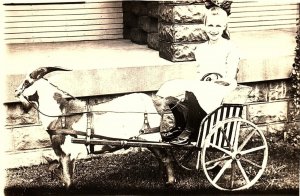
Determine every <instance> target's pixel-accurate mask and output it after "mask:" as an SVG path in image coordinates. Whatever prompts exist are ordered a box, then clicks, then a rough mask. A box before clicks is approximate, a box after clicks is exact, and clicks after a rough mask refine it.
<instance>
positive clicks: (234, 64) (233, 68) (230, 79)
mask: <svg viewBox="0 0 300 196" xmlns="http://www.w3.org/2000/svg"><path fill="white" fill-rule="evenodd" d="M231 47H232V48H231V50H230V52H229V54H228V56H227V62H226V74H225V75H224V76H223V78H221V79H219V80H218V81H216V83H218V84H222V85H225V86H228V85H230V84H236V83H237V81H236V79H237V72H238V65H239V62H240V55H239V53H238V50H237V49H236V48H235V47H234V46H231Z"/></svg>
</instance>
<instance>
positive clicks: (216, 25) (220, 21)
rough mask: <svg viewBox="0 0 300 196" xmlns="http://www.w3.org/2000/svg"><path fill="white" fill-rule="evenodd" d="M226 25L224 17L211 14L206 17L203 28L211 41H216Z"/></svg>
mask: <svg viewBox="0 0 300 196" xmlns="http://www.w3.org/2000/svg"><path fill="white" fill-rule="evenodd" d="M226 25H227V22H226V19H225V18H224V17H222V16H220V15H215V16H213V15H211V16H209V17H207V19H206V23H205V28H206V33H207V35H208V37H209V40H211V41H217V40H219V39H220V38H221V37H222V34H223V31H224V30H225V28H226Z"/></svg>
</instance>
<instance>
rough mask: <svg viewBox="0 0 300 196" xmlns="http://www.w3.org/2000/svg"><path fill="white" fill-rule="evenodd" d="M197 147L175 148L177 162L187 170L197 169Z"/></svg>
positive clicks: (174, 153) (173, 150) (173, 151)
mask: <svg viewBox="0 0 300 196" xmlns="http://www.w3.org/2000/svg"><path fill="white" fill-rule="evenodd" d="M199 152H200V151H199V150H197V149H181V148H173V149H172V153H173V157H174V159H175V161H176V163H177V164H178V165H179V166H180V167H181V168H183V169H185V170H195V169H196V164H197V157H198V154H199Z"/></svg>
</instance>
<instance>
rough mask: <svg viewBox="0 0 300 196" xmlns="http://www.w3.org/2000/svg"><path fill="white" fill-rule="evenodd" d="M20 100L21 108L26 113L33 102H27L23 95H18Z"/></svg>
mask: <svg viewBox="0 0 300 196" xmlns="http://www.w3.org/2000/svg"><path fill="white" fill-rule="evenodd" d="M19 100H20V102H21V103H22V109H23V111H24V112H25V113H28V112H29V111H30V109H31V108H32V107H33V105H34V103H31V102H29V101H28V100H27V99H26V98H25V97H24V96H23V95H21V96H20V97H19Z"/></svg>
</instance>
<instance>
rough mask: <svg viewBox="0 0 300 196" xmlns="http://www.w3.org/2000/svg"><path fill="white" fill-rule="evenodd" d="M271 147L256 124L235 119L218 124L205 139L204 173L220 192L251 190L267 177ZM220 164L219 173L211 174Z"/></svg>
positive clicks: (202, 153)
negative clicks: (213, 168) (212, 168)
mask: <svg viewBox="0 0 300 196" xmlns="http://www.w3.org/2000/svg"><path fill="white" fill-rule="evenodd" d="M267 159H268V146H267V142H266V139H265V137H264V135H263V133H262V131H261V130H260V129H259V128H258V127H257V126H256V125H255V124H253V123H251V122H249V121H247V120H244V119H241V118H231V119H226V120H224V121H221V122H219V123H217V124H216V126H215V127H214V128H213V129H212V131H211V132H210V134H209V135H208V136H207V137H206V138H205V142H204V145H203V148H202V152H201V164H202V167H203V171H204V173H205V175H206V177H207V179H208V180H209V181H210V183H211V184H212V185H213V186H215V187H216V188H218V189H220V190H232V191H234V190H242V189H247V188H249V187H251V186H252V185H253V184H254V183H255V182H256V181H257V180H258V179H259V178H260V177H261V175H262V174H263V172H264V170H265V168H266V165H267ZM216 163H217V164H218V166H219V167H218V168H219V169H218V170H210V171H209V168H211V166H214V165H216Z"/></svg>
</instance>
